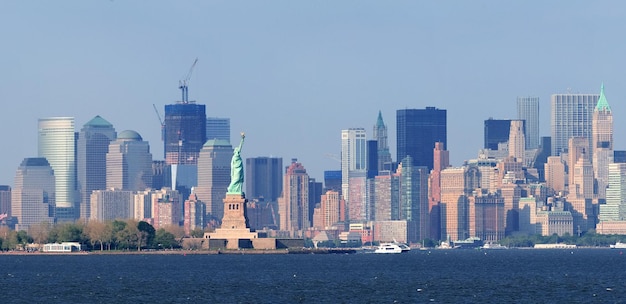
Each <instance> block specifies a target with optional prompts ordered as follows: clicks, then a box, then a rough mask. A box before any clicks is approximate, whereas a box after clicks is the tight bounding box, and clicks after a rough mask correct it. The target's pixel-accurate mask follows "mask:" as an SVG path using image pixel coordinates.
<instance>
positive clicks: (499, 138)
mask: <svg viewBox="0 0 626 304" xmlns="http://www.w3.org/2000/svg"><path fill="white" fill-rule="evenodd" d="M510 129H511V120H510V119H493V118H489V119H487V120H485V132H484V136H485V144H484V146H483V147H484V148H485V149H490V150H498V144H499V143H505V142H508V141H509V131H510Z"/></svg>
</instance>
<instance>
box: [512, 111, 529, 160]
mask: <svg viewBox="0 0 626 304" xmlns="http://www.w3.org/2000/svg"><path fill="white" fill-rule="evenodd" d="M525 146H526V139H525V138H524V121H523V120H511V129H510V131H509V156H511V157H514V158H515V161H517V162H520V163H522V164H525V162H524V154H526V147H525Z"/></svg>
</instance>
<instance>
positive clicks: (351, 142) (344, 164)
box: [341, 128, 367, 221]
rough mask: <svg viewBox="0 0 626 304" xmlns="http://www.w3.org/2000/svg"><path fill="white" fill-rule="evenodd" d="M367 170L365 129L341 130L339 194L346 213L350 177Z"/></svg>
mask: <svg viewBox="0 0 626 304" xmlns="http://www.w3.org/2000/svg"><path fill="white" fill-rule="evenodd" d="M366 170H367V139H366V137H365V129H363V128H350V129H346V130H341V196H342V197H343V199H344V200H345V201H346V215H347V216H348V219H347V220H348V221H349V220H351V219H350V218H349V216H350V214H352V213H351V212H350V178H353V177H358V176H363V177H365V174H366Z"/></svg>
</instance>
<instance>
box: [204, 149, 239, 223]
mask: <svg viewBox="0 0 626 304" xmlns="http://www.w3.org/2000/svg"><path fill="white" fill-rule="evenodd" d="M232 156H233V146H231V144H230V141H227V140H223V139H210V140H207V142H206V143H205V144H204V146H203V147H202V150H200V156H199V158H198V187H196V189H195V192H196V195H197V197H198V200H200V201H201V202H203V203H205V204H206V212H207V213H208V214H209V216H210V219H213V220H217V221H220V220H222V217H223V216H224V197H226V191H227V190H228V185H229V184H230V161H231V158H232Z"/></svg>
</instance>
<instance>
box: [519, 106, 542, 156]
mask: <svg viewBox="0 0 626 304" xmlns="http://www.w3.org/2000/svg"><path fill="white" fill-rule="evenodd" d="M517 119H519V120H523V121H524V126H525V128H524V138H525V139H526V149H528V150H531V149H537V148H539V97H517Z"/></svg>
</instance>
